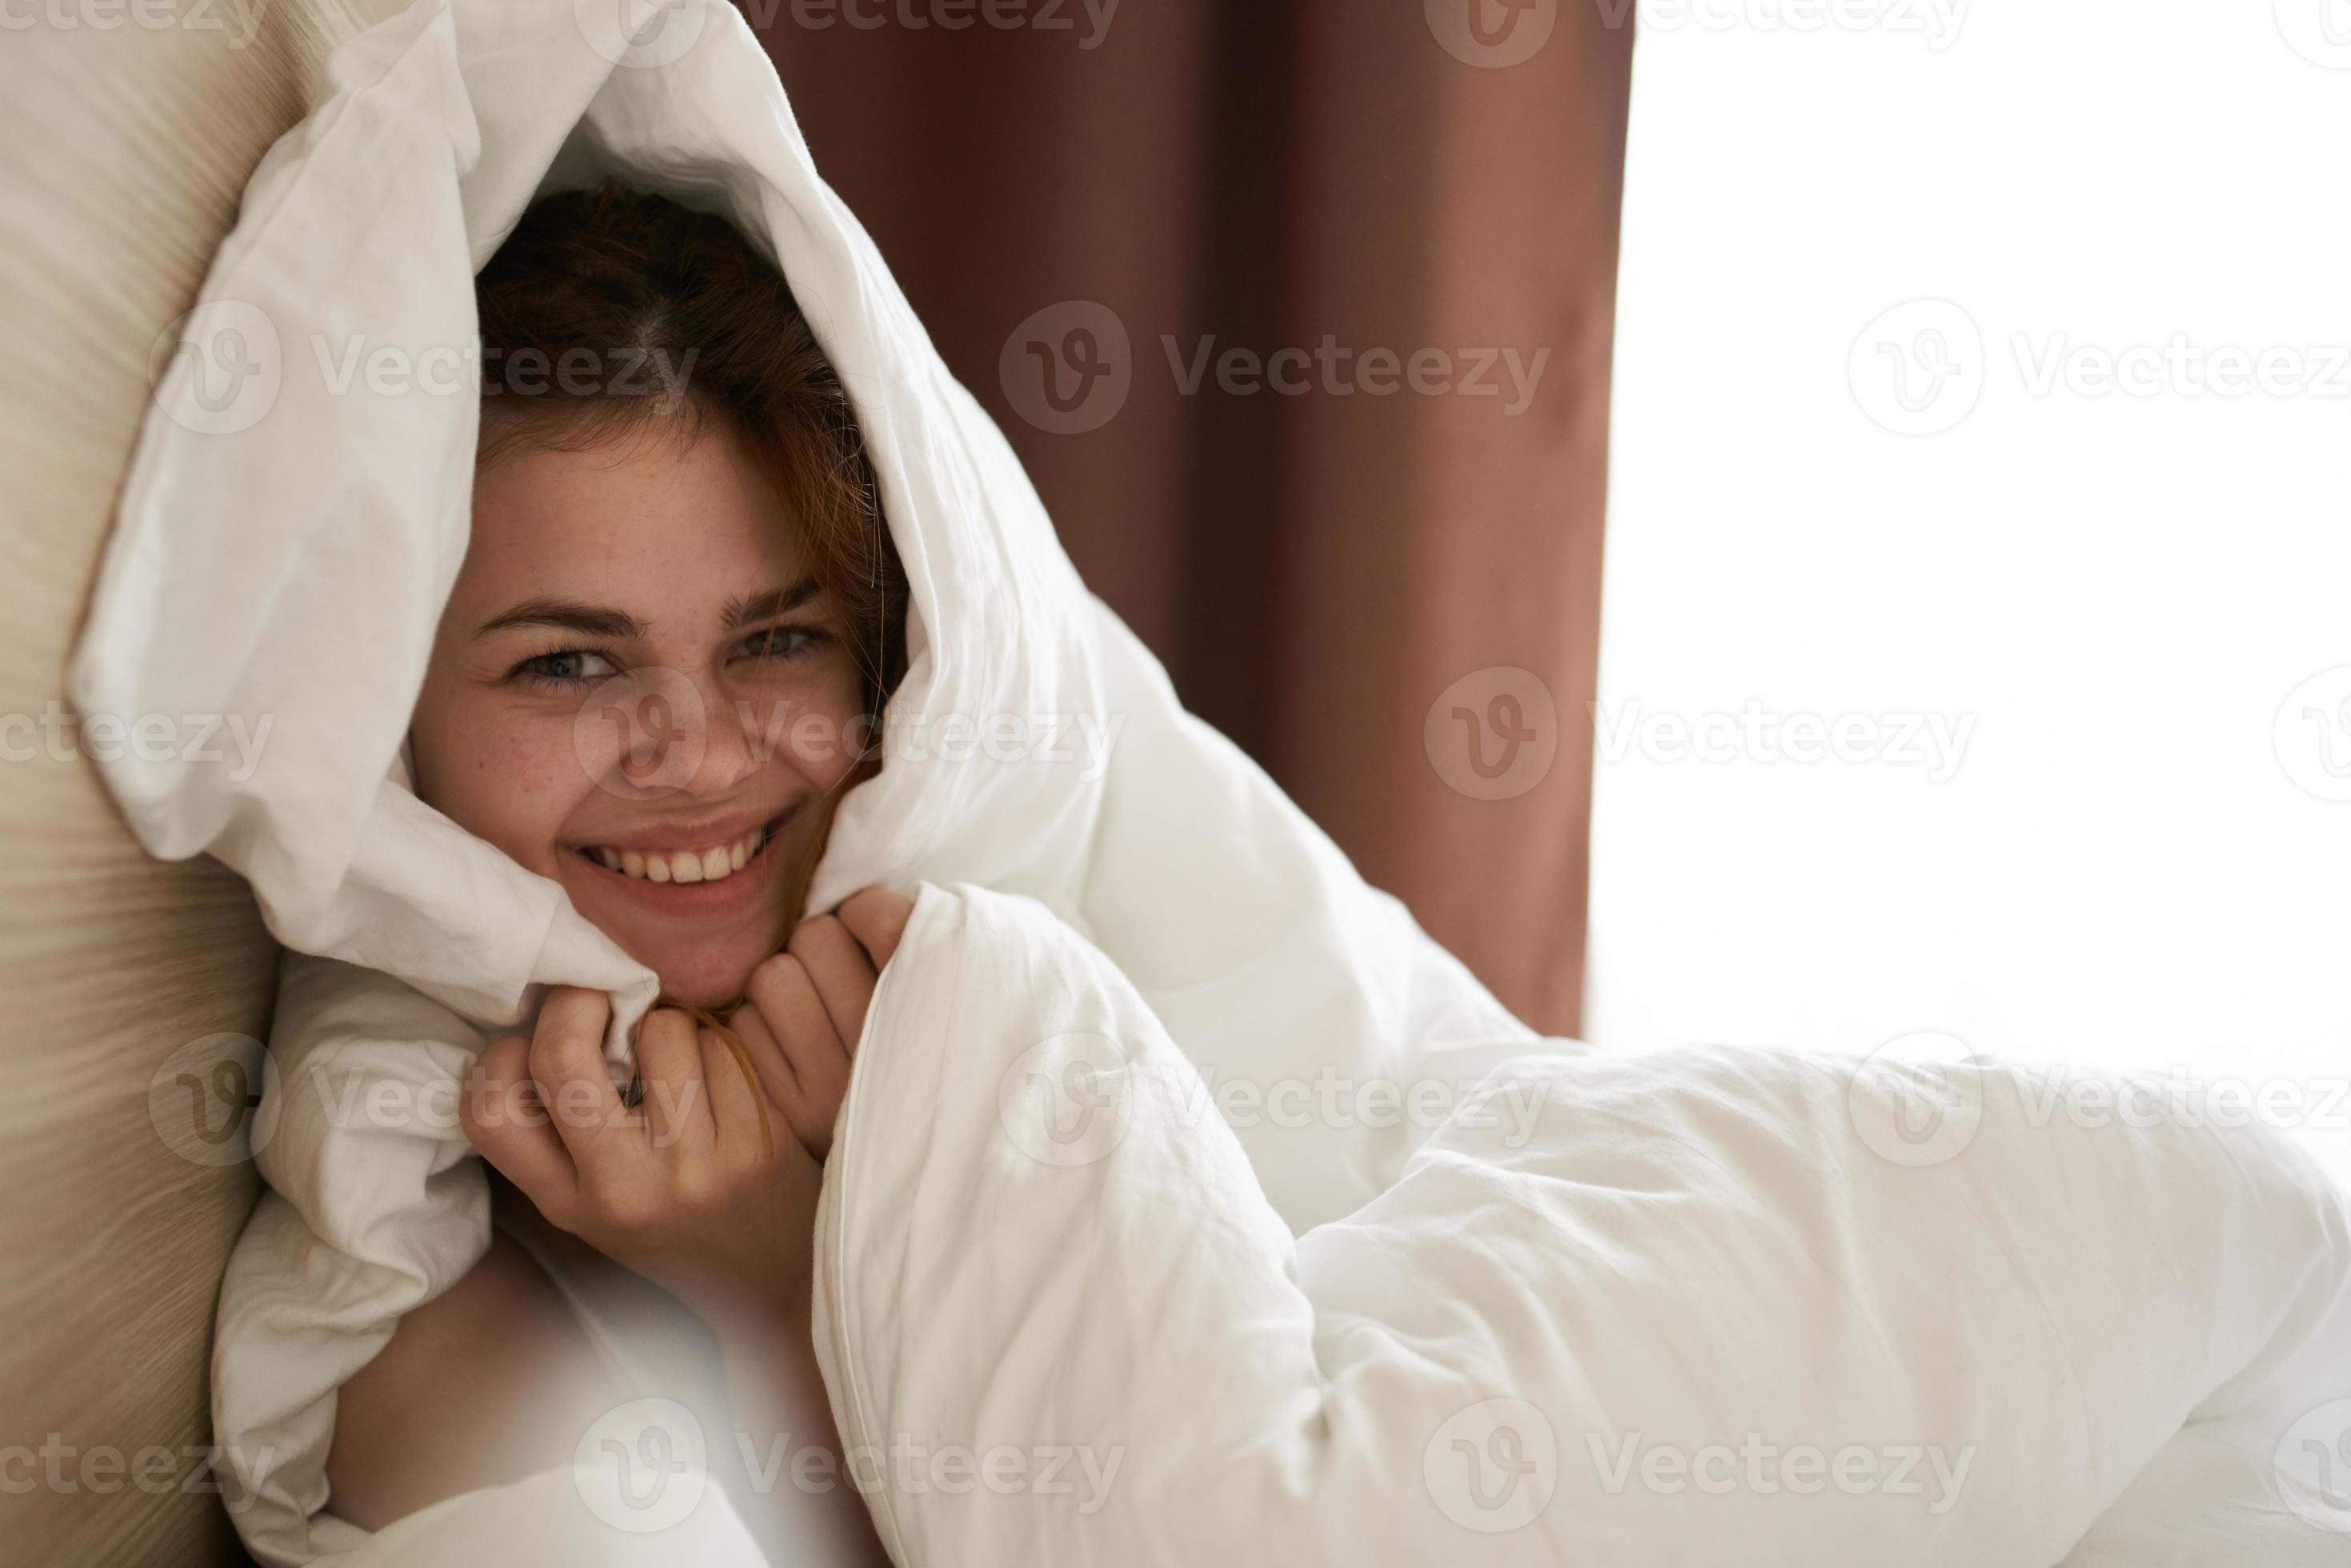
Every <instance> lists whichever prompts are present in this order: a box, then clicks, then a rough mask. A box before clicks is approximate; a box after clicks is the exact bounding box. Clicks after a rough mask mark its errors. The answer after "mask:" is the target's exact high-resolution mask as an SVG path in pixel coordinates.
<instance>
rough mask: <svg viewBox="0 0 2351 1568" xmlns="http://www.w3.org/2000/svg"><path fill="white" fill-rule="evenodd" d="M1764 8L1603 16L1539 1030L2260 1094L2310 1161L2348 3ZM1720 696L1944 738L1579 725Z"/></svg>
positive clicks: (2350, 590)
mask: <svg viewBox="0 0 2351 1568" xmlns="http://www.w3.org/2000/svg"><path fill="white" fill-rule="evenodd" d="M1570 3H1575V0H1570ZM1784 4H1785V0H1705V3H1704V4H1702V7H1701V8H1702V10H1704V12H1705V14H1706V16H1708V20H1709V22H1710V23H1711V24H1712V25H1711V26H1700V25H1698V22H1697V20H1696V18H1694V17H1692V16H1690V14H1689V13H1688V11H1687V9H1677V8H1676V7H1674V6H1671V5H1656V6H1650V5H1644V6H1643V7H1642V8H1641V10H1640V13H1639V14H1640V15H1642V16H1644V18H1645V22H1646V26H1644V28H1643V31H1642V33H1641V35H1640V37H1641V42H1640V43H1639V45H1638V47H1637V49H1636V63H1635V75H1634V90H1633V116H1632V134H1631V148H1630V154H1629V161H1628V168H1627V172H1626V196H1625V249H1624V265H1623V273H1622V283H1621V286H1620V297H1619V298H1620V305H1619V312H1620V313H1619V319H1618V328H1617V350H1616V381H1615V406H1614V432H1615V434H1614V455H1613V458H1612V464H1613V474H1612V486H1611V498H1610V521H1609V536H1608V546H1607V549H1608V560H1607V568H1606V578H1605V597H1604V605H1605V611H1604V626H1603V628H1602V653H1601V677H1600V684H1601V692H1602V697H1601V702H1600V706H1599V712H1598V714H1597V719H1598V722H1599V723H1600V725H1601V734H1600V737H1599V739H1600V742H1601V745H1602V746H1603V747H1604V748H1605V747H1608V746H1609V744H1610V742H1611V740H1612V738H1613V737H1615V736H1616V735H1618V734H1620V733H1622V734H1624V736H1625V740H1626V742H1627V744H1626V747H1625V750H1624V752H1623V755H1622V757H1621V759H1619V760H1614V761H1612V760H1610V759H1609V758H1607V757H1606V756H1605V755H1604V756H1603V758H1601V760H1600V762H1599V763H1598V765H1597V767H1598V773H1599V778H1598V781H1597V803H1596V809H1595V817H1594V824H1593V839H1594V843H1593V916H1592V938H1591V969H1592V992H1591V999H1590V1009H1589V1014H1588V1022H1587V1033H1589V1034H1590V1035H1591V1036H1592V1037H1593V1039H1595V1040H1600V1041H1602V1042H1604V1043H1610V1044H1614V1045H1619V1046H1624V1047H1628V1048H1641V1047H1647V1046H1653V1045H1659V1044H1666V1043H1672V1042H1676V1041H1682V1040H1732V1041H1752V1042H1767V1041H1768V1042H1781V1043H1788V1044H1798V1045H1807V1046H1817V1047H1821V1048H1824V1049H1833V1050H1837V1051H1869V1050H1871V1049H1873V1048H1874V1047H1876V1046H1877V1045H1879V1044H1880V1043H1881V1042H1883V1041H1886V1040H1889V1039H1891V1038H1893V1037H1896V1036H1900V1035H1905V1034H1907V1033H1910V1032H1911V1031H1916V1030H1946V1031H1949V1032H1950V1033H1952V1034H1954V1035H1956V1036H1958V1037H1959V1039H1961V1040H1964V1041H1966V1042H1967V1043H1968V1044H1969V1045H1970V1046H1971V1047H1972V1048H1973V1049H1975V1050H1977V1051H1985V1052H1989V1053H1991V1054H1995V1055H2008V1056H2027V1057H2037V1058H2059V1059H2064V1060H2067V1061H2077V1062H2082V1063H2086V1064H2094V1065H2114V1066H2131V1067H2136V1068H2143V1069H2153V1070H2157V1071H2163V1070H2175V1071H2186V1072H2189V1073H2192V1074H2199V1075H2203V1076H2207V1077H2212V1078H2220V1079H2229V1080H2232V1081H2238V1082H2243V1083H2245V1084H2247V1085H2249V1086H2261V1085H2273V1086H2275V1087H2273V1088H2272V1089H2271V1090H2270V1092H2271V1093H2272V1094H2273V1100H2272V1101H2271V1102H2270V1104H2271V1107H2272V1109H2271V1111H2270V1113H2269V1115H2270V1118H2271V1119H2273V1120H2276V1119H2281V1117H2282V1118H2283V1119H2284V1120H2287V1121H2289V1122H2291V1123H2294V1124H2297V1127H2298V1130H2299V1131H2301V1132H2303V1133H2304V1135H2306V1136H2309V1137H2311V1138H2312V1139H2313V1140H2314V1142H2315V1144H2316V1145H2318V1146H2319V1147H2320V1148H2321V1149H2322V1151H2323V1152H2324V1153H2325V1155H2326V1156H2327V1157H2328V1158H2330V1159H2332V1160H2334V1161H2335V1162H2336V1164H2337V1165H2338V1166H2339V1167H2340V1168H2343V1169H2345V1170H2346V1172H2351V1095H2346V1094H2345V1093H2343V1092H2342V1086H2343V1085H2344V1083H2345V1082H2346V1080H2351V801H2346V800H2339V799H2328V798H2325V796H2326V795H2328V794H2332V795H2335V796H2351V704H2346V698H2351V4H2346V0H2277V5H2276V6H2275V8H2274V10H2273V6H2272V5H2271V4H2270V3H2269V0H2225V3H2224V0H1983V3H1981V4H1978V5H1971V6H1969V7H1967V8H1966V9H1965V10H1964V11H1963V12H1961V13H1959V14H1958V15H1957V16H1956V17H1954V16H1952V15H1951V14H1950V13H1949V10H1948V5H1949V0H1944V5H1945V6H1946V9H1945V10H1943V11H1941V12H1938V11H1937V10H1936V9H1935V8H1934V6H1933V5H1932V4H1931V3H1930V0H1919V4H1918V5H1917V7H1916V15H1917V16H1918V17H1919V18H1922V19H1923V20H1924V23H1925V26H1924V27H1923V28H1922V29H1921V30H1918V31H1904V30H1901V29H1900V26H1899V25H1900V24H1901V23H1902V22H1903V21H1904V20H1905V18H1906V17H1907V16H1909V15H1911V14H1912V11H1913V8H1912V6H1911V5H1910V4H1909V0H1844V12H1843V14H1844V16H1845V17H1846V18H1847V19H1848V24H1849V23H1850V21H1853V20H1859V21H1863V22H1867V21H1870V20H1872V19H1873V18H1874V19H1876V21H1877V22H1878V23H1880V24H1882V25H1878V26H1852V25H1847V24H1840V23H1839V22H1837V21H1836V20H1834V16H1832V19H1831V20H1830V21H1829V22H1828V23H1827V25H1825V26H1822V27H1820V28H1818V29H1817V30H1813V31H1810V32H1797V31H1793V30H1791V29H1789V28H1787V27H1785V26H1782V27H1780V28H1778V29H1776V30H1775V29H1771V28H1769V27H1767V26H1763V25H1761V24H1762V23H1763V22H1765V21H1767V20H1769V19H1771V18H1772V17H1775V16H1781V15H1782V6H1783V5H1784ZM1798 7H1799V10H1800V11H1801V9H1802V0H1798ZM1821 9H1822V10H1823V11H1830V10H1831V5H1830V0H1821ZM1954 23H1955V24H1956V26H1955V28H1954V26H1953V24H1954ZM2329 29H2331V30H2329ZM2338 38H2339V39H2340V40H2341V43H2340V44H2339V45H2337V44H2336V43H2335V41H2334V40H2335V39H2338ZM1917 300H1928V301H1938V302H1942V303H1939V304H1932V305H1928V306H1924V307H1918V308H1913V309H1912V310H1910V311H1908V312H1906V313H1902V314H1898V315H1896V316H1895V317H1893V318H1890V319H1886V320H1885V321H1883V322H1882V323H1881V322H1879V319H1880V318H1881V313H1883V312H1886V311H1887V310H1888V309H1889V308H1893V307H1896V306H1900V305H1903V304H1905V303H1906V302H1910V301H1917ZM1873 323H1879V324H1877V325H1873ZM1970 329H1972V331H1973V332H1974V333H1976V334H1978V335H1980V340H1981V341H1980V348H1978V347H1977V346H1976V345H1974V344H1972V343H1970V342H1969V341H1968V335H1969V332H1970ZM1922 332H1939V333H1940V335H1941V336H1940V340H1939V346H1940V348H1941V349H1942V350H1943V352H1942V354H1941V356H1940V358H1941V359H1942V361H1944V363H1945V364H1946V366H1947V367H1948V368H1947V371H1946V372H1945V375H1944V378H1943V379H1942V380H1941V381H1940V382H1936V381H1934V380H1932V379H1930V378H1929V377H1928V375H1927V374H1926V372H1925V371H1924V370H1923V368H1922V361H1921V360H1920V358H1919V356H1921V355H1931V354H1933V353H1934V351H1935V350H1936V348H1937V347H1938V343H1937V341H1936V340H1934V339H1931V338H1922V337H1921V333H1922ZM2175 338H2177V339H2178V340H2179V347H2180V348H2181V349H2183V350H2187V351H2186V352H2183V353H2179V354H2177V355H2175V354H2173V353H2172V352H2171V350H2173V348H2174V344H2175ZM2020 339H2021V340H2023V347H2022V350H2020V348H2019V346H2018V340H2020ZM2141 345H2147V346H2151V347H2152V348H2153V349H2155V350H2159V351H2162V357H2161V358H2160V359H2150V358H2148V357H2147V356H2145V355H2142V356H2140V357H2139V358H2138V359H2137V360H2135V361H2132V364H2131V367H2130V368H2131V370H2132V371H2133V373H2134V375H2135V377H2136V381H2137V387H2138V389H2139V390H2137V391H2133V392H2126V391H2122V390H2111V389H2110V390H2105V391H2103V392H2100V391H2097V390H2096V383H2095V381H2082V382H2079V383H2078V384H2076V385H2071V386H2069V385H2068V378H2067V371H2066V370H2065V368H2064V367H2065V366H2066V365H2067V364H2069V363H2070V364H2071V365H2072V366H2073V367H2074V370H2075V371H2082V370H2083V369H2084V368H2085V366H2087V367H2088V368H2090V369H2092V370H2094V369H2095V358H2094V357H2093V358H2090V359H2085V358H2083V357H2082V356H2081V354H2080V351H2081V350H2094V351H2095V350H2104V351H2105V353H2106V354H2108V355H2110V356H2120V355H2122V354H2123V352H2124V350H2129V349H2132V348H2134V347H2136V346H2141ZM2053 347H2055V348H2057V349H2058V350H2059V351H2060V358H2059V359H2058V360H2057V361H2055V364H2056V365H2057V366H2058V371H2057V379H2056V381H2055V382H2054V383H2053V385H2051V386H2049V387H2048V388H2047V389H2046V390H2040V391H2036V390H2035V388H2034V385H2033V378H2034V377H2035V376H2036V375H2038V374H2039V373H2040V372H2041V371H2043V369H2044V368H2046V367H2048V366H2049V365H2050V364H2051V363H2052V361H2050V360H2049V359H2048V355H2049V354H2050V352H2051V350H2052V348H2053ZM2227 348H2234V349H2237V350H2242V351H2243V353H2244V355H2245V359H2246V362H2247V364H2248V366H2249V367H2251V368H2252V369H2255V370H2257V369H2259V368H2260V367H2259V365H2258V364H2257V363H2256V361H2258V357H2259V356H2260V355H2262V352H2263V351H2264V350H2271V349H2283V350H2291V351H2292V352H2291V353H2289V354H2284V355H2279V356H2273V358H2272V359H2271V360H2270V361H2269V363H2268V382H2269V385H2268V387H2267V388H2266V389H2263V388H2262V387H2260V386H2254V387H2252V388H2251V389H2250V390H2244V391H2241V392H2239V393H2237V394H2236V395H2220V394H2218V393H2216V392H2212V391H2210V389H2209V384H2208V383H2209V382H2210V379H2211V378H2212V377H2214V376H2215V375H2216V374H2217V375H2219V376H2220V379H2221V380H2223V381H2226V380H2228V379H2229V377H2228V364H2227V362H2226V361H2225V359H2223V360H2220V361H2214V360H2212V359H2210V357H2209V356H2210V355H2212V354H2213V353H2214V351H2216V350H2222V349H2227ZM1889 349H1890V350H1892V351H1893V352H1894V353H1895V354H1896V355H1906V354H1907V355H1908V356H1911V358H1910V361H1909V369H1910V374H1911V377H1912V380H1911V382H1910V385H1909V391H1910V392H1911V394H1912V402H1914V403H1915V404H1919V405H1922V406H1920V407H1918V408H1917V410H1916V411H1915V412H1905V411H1904V409H1903V408H1902V406H1901V404H1900V403H1899V402H1896V401H1895V399H1894V398H1893V396H1892V382H1891V381H1890V372H1891V371H1892V369H1893V367H1894V365H1895V363H1896V361H1895V360H1894V359H1892V358H1889V357H1888V354H1887V352H1886V350H1889ZM2330 349H2331V350H2332V351H2331V352H2330V351H2329V350H2330ZM2175 360H2177V361H2184V369H2183V368H2181V366H2180V365H2178V364H2175V363H2174V361H2175ZM2245 379H2246V380H2247V381H2249V382H2250V381H2252V379H2253V377H2252V375H2251V374H2248V375H2247V376H2246V377H2245ZM1938 388H1939V397H1936V396H1932V395H1930V394H1932V393H1935V392H1937V390H1938ZM1970 398H1972V399H1973V400H1974V401H1973V402H1970ZM1962 415H1963V417H1961V416H1962ZM1954 421H1956V423H1954ZM1889 423H1890V424H1893V425H1896V426H1904V427H1907V428H1911V429H1925V428H1929V427H1938V426H1943V425H1948V426H1949V428H1946V429H1939V430H1938V432H1937V433H1933V434H1898V433H1896V430H1894V429H1889V428H1887V425H1888V424H1889ZM2329 671H2332V672H2335V674H2333V675H2332V676H2324V677H2323V678H2322V680H2321V682H2320V684H2319V685H2317V686H2315V687H2312V688H2309V689H2307V690H2304V692H2303V694H2302V695H2299V696H2295V697H2294V701H2293V702H2292V703H2289V700H2288V699H2289V697H2290V695H2293V694H2295V693H2296V691H2297V688H2298V687H2302V686H2303V685H2304V683H2305V682H2307V681H2309V680H2310V679H2311V678H2312V677H2314V676H2323V673H2325V672H2329ZM1750 702H1751V703H1753V704H1755V705H1757V711H1758V712H1759V713H1762V714H1766V715H1769V716H1774V717H1777V718H1781V719H1784V718H1785V717H1786V716H1792V715H1796V714H1812V715H1818V716H1822V717H1823V719H1829V718H1834V717H1835V716H1840V715H1846V714H1855V715H1863V716H1872V717H1873V718H1875V717H1878V716H1894V715H1912V716H1921V717H1928V716H1931V717H1932V718H1933V719H1935V720H1936V721H1938V722H1939V723H1941V724H1942V725H1943V726H1944V727H1945V733H1946V734H1947V736H1949V737H1951V738H1952V739H1953V740H1954V741H1956V739H1957V737H1959V735H1960V734H1962V733H1964V734H1965V736H1966V745H1965V747H1964V749H1963V750H1959V751H1958V752H1957V756H1956V767H1955V768H1952V767H1950V765H1949V758H1946V762H1945V765H1944V767H1943V768H1940V769H1938V768H1936V767H1934V766H1933V765H1931V764H1926V763H1919V762H1911V761H1904V760H1900V759H1896V758H1884V757H1877V758H1870V759H1865V760H1850V759H1848V760H1838V759H1835V758H1828V759H1823V760H1820V761H1815V762H1811V763H1802V762H1795V761H1790V760H1787V759H1786V758H1783V757H1782V758H1771V759H1767V758H1765V757H1763V756H1762V755H1761V754H1760V750H1759V748H1758V747H1755V746H1753V745H1752V744H1750V743H1749V742H1747V741H1746V740H1745V739H1744V738H1743V737H1742V738H1740V739H1739V740H1736V741H1734V742H1733V743H1732V744H1731V745H1730V746H1729V750H1731V751H1733V752H1735V753H1738V755H1736V756H1734V757H1733V758H1731V759H1729V760H1705V759H1700V758H1695V757H1688V756H1685V757H1682V758H1679V759H1673V758H1672V753H1671V747H1670V745H1669V744H1660V740H1661V737H1659V736H1658V734H1657V732H1656V730H1655V729H1654V728H1652V729H1650V730H1648V731H1647V732H1646V735H1645V733H1644V732H1643V731H1642V730H1641V729H1640V727H1639V726H1638V724H1637V723H1635V724H1632V725H1631V726H1629V727H1627V726H1626V721H1627V720H1628V719H1633V718H1634V717H1635V715H1637V716H1638V719H1640V720H1649V719H1652V718H1653V716H1656V715H1658V714H1664V715H1668V716H1677V717H1679V718H1680V719H1682V720H1683V721H1684V722H1686V723H1694V722H1696V721H1698V719H1699V717H1700V716H1704V715H1708V714H1714V713H1727V714H1729V715H1733V716H1737V715H1739V714H1740V712H1741V710H1742V709H1743V708H1745V707H1746V706H1747V705H1748V704H1750ZM1635 703H1638V704H1639V705H1641V706H1640V707H1639V708H1638V709H1635V708H1633V707H1632V706H1631V705H1633V704H1635ZM2282 709H2283V710H2284V726H2283V732H2282V733H2283V745H2281V744H2280V743H2279V734H2280V731H2279V721H2280V717H2281V711H2282ZM1562 717H1565V716H1562ZM1962 726H1971V728H1968V729H1964V730H1962V728H1961V727H1962ZM1893 733H1894V731H1893V725H1892V724H1891V723H1888V724H1887V725H1886V726H1885V727H1881V728H1879V729H1878V730H1877V732H1876V738H1877V739H1878V740H1880V741H1886V742H1890V741H1891V740H1892V739H1893ZM1645 738H1646V742H1647V744H1646V746H1645V744H1644V741H1645ZM1665 738H1667V739H1669V737H1665ZM1718 738H1720V737H1718ZM1845 738H1846V742H1847V747H1846V749H1847V750H1848V752H1849V753H1853V754H1855V755H1858V754H1859V753H1861V752H1863V751H1865V750H1867V749H1868V745H1869V741H1870V738H1871V737H1869V736H1867V735H1865V733H1864V731H1863V730H1862V729H1861V728H1860V727H1859V721H1855V727H1853V728H1852V729H1850V730H1848V732H1847V734H1846V737H1845ZM2322 747H2332V748H2333V749H2332V750H2331V751H2325V750H2322ZM1722 749H1724V748H1723V747H1720V746H1718V747H1717V750H1718V752H1719V751H1720V750H1722ZM2330 769H2334V770H2340V771H2339V773H2338V772H2336V771H2333V770H2330ZM1938 771H1947V772H1948V773H1949V776H1948V777H1942V778H1938V777H1935V776H1934V775H1935V774H1936V773H1938ZM2297 1107H2298V1108H2297Z"/></svg>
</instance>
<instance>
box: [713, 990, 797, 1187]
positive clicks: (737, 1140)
mask: <svg viewBox="0 0 2351 1568" xmlns="http://www.w3.org/2000/svg"><path fill="white" fill-rule="evenodd" d="M728 1028H729V1029H730V1030H732V1031H733V1033H734V1034H735V1038H736V1039H737V1040H741V1039H742V1038H743V1036H742V1031H741V1030H735V1029H734V1028H733V1026H732V1025H731V1024H730V1025H729V1026H728ZM695 1038H696V1040H697V1043H698V1044H699V1045H700V1047H701V1051H702V1081H703V1082H704V1083H705V1084H707V1085H708V1086H709V1091H710V1092H709V1100H710V1120H711V1122H712V1124H713V1125H715V1126H716V1128H717V1131H718V1147H719V1150H720V1151H721V1152H722V1153H724V1154H726V1155H728V1157H729V1159H730V1161H731V1163H732V1164H733V1165H734V1166H736V1167H737V1168H738V1169H742V1168H749V1167H751V1166H757V1165H758V1163H759V1161H760V1160H762V1159H763V1158H765V1157H766V1151H767V1145H766V1143H765V1142H764V1141H763V1137H762V1134H761V1133H760V1130H759V1129H760V1126H761V1124H764V1123H766V1122H767V1121H768V1117H767V1116H765V1115H763V1114H762V1113H761V1102H762V1101H763V1100H765V1099H766V1098H767V1095H766V1092H765V1091H764V1090H763V1089H762V1088H761V1086H760V1083H759V1082H758V1076H757V1074H758V1070H757V1069H756V1068H755V1067H753V1066H752V1065H751V1064H749V1063H747V1062H746V1061H742V1060H741V1059H740V1058H738V1057H737V1055H736V1053H735V1050H734V1048H733V1047H732V1046H729V1045H728V1044H727V1043H726V1040H723V1039H721V1038H720V1037H719V1033H718V1031H717V1030H715V1029H707V1028H705V1029H703V1030H698V1031H697V1032H696V1037H695ZM746 1049H747V1048H746ZM781 1109H782V1107H780V1106H778V1110H781Z"/></svg>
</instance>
